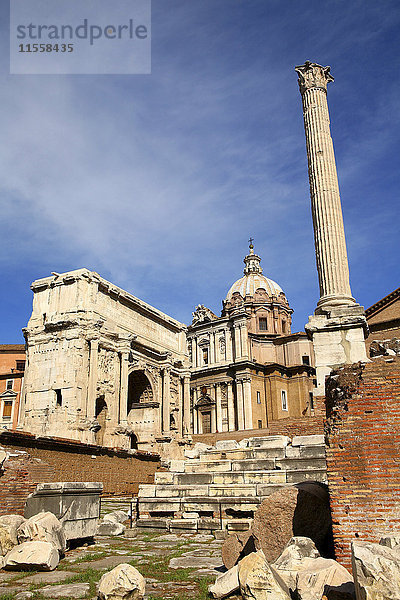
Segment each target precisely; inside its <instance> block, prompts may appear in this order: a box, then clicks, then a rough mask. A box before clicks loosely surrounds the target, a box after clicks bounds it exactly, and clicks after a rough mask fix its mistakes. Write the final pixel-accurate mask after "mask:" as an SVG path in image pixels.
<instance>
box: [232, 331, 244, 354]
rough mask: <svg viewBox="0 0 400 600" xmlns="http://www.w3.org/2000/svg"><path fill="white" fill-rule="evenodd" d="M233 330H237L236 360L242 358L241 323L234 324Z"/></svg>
mask: <svg viewBox="0 0 400 600" xmlns="http://www.w3.org/2000/svg"><path fill="white" fill-rule="evenodd" d="M233 331H234V332H235V361H237V360H240V359H241V358H242V343H241V329H240V325H237V324H236V323H235V325H234V326H233Z"/></svg>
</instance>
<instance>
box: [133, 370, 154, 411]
mask: <svg viewBox="0 0 400 600" xmlns="http://www.w3.org/2000/svg"><path fill="white" fill-rule="evenodd" d="M151 379H152V378H151V376H150V375H149V373H148V372H147V371H146V370H145V369H137V370H133V371H131V372H130V373H129V376H128V398H127V403H128V406H127V410H128V414H129V411H130V410H131V409H132V405H138V404H147V403H149V402H154V391H153V390H154V384H153V385H152V382H151Z"/></svg>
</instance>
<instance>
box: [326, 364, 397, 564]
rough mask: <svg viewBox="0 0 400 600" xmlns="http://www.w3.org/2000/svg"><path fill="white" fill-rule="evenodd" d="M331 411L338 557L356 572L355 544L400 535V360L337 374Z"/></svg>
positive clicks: (329, 388) (330, 386) (331, 385)
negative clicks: (352, 566)
mask: <svg viewBox="0 0 400 600" xmlns="http://www.w3.org/2000/svg"><path fill="white" fill-rule="evenodd" d="M326 410H327V420H326V423H325V433H326V443H327V448H326V450H327V452H326V457H327V469H328V482H329V491H330V497H331V510H332V519H333V537H334V542H335V552H336V558H337V560H338V561H339V562H340V563H341V564H343V565H344V566H345V567H346V568H348V569H351V561H350V555H351V554H350V543H351V541H352V540H353V539H355V538H358V539H361V540H368V541H372V542H378V541H379V539H380V538H381V537H382V536H383V535H385V534H388V533H390V532H393V531H399V530H400V468H399V467H400V452H399V451H400V439H399V430H400V357H393V358H392V357H391V358H388V357H385V358H379V359H374V361H373V362H371V363H368V364H367V365H365V366H362V365H359V364H356V365H350V366H346V367H343V368H341V369H339V370H337V371H335V372H333V373H332V375H331V377H330V378H329V379H328V380H327V384H326Z"/></svg>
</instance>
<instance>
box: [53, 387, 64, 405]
mask: <svg viewBox="0 0 400 600" xmlns="http://www.w3.org/2000/svg"><path fill="white" fill-rule="evenodd" d="M54 392H55V394H56V406H62V391H61V390H54Z"/></svg>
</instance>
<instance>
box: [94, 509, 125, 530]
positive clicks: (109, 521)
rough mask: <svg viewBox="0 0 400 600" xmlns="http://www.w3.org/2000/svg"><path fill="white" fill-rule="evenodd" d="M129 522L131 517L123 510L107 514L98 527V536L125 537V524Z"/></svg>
mask: <svg viewBox="0 0 400 600" xmlns="http://www.w3.org/2000/svg"><path fill="white" fill-rule="evenodd" d="M128 520H129V515H128V513H127V512H125V511H123V510H115V511H113V512H110V513H107V514H106V515H104V517H103V519H102V520H101V521H100V522H99V524H98V526H97V535H124V533H125V530H126V527H125V525H124V523H126V521H128Z"/></svg>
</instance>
